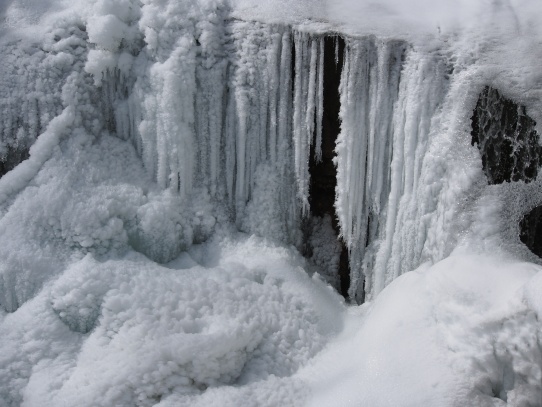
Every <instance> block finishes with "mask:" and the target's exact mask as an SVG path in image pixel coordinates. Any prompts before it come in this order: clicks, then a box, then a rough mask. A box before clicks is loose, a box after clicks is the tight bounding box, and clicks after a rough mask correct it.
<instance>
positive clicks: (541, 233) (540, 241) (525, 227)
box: [519, 206, 542, 257]
mask: <svg viewBox="0 0 542 407" xmlns="http://www.w3.org/2000/svg"><path fill="white" fill-rule="evenodd" d="M519 228H520V234H519V238H520V240H521V241H522V242H523V243H524V244H525V245H526V246H527V247H528V248H529V250H530V251H532V252H533V253H534V254H536V255H537V256H538V257H542V206H537V207H536V208H534V209H533V210H531V211H530V212H529V213H527V214H526V215H525V216H524V217H523V219H522V220H521V222H520V223H519Z"/></svg>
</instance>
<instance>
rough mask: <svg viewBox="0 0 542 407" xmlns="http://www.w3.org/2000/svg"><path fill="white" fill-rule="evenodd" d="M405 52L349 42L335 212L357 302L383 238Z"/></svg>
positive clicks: (390, 44)
mask: <svg viewBox="0 0 542 407" xmlns="http://www.w3.org/2000/svg"><path fill="white" fill-rule="evenodd" d="M404 52H405V44H404V43H403V42H398V41H387V42H383V41H378V40H376V39H375V38H373V37H366V38H361V39H346V49H345V56H344V65H343V71H342V74H341V84H340V95H341V110H340V113H339V114H340V119H341V122H342V125H341V133H340V134H339V136H338V138H337V146H336V153H337V157H336V165H337V187H336V202H335V207H336V212H337V216H338V220H339V226H340V229H341V237H342V238H343V239H344V240H345V242H346V244H347V247H348V249H349V254H350V274H351V284H350V290H349V296H350V298H352V299H356V300H360V299H361V298H362V297H363V280H364V278H365V277H364V272H363V267H362V261H363V259H364V258H365V255H366V251H367V250H371V247H370V244H372V243H373V242H374V241H375V240H376V238H377V237H378V235H379V233H380V230H381V228H382V224H381V222H382V217H383V214H384V211H385V209H386V203H387V199H388V195H389V191H390V177H391V174H390V164H391V159H392V143H391V141H392V137H393V136H392V135H393V131H394V127H393V115H394V106H395V103H396V101H397V96H398V86H399V79H400V72H401V66H402V57H403V54H404ZM368 246H369V247H368Z"/></svg>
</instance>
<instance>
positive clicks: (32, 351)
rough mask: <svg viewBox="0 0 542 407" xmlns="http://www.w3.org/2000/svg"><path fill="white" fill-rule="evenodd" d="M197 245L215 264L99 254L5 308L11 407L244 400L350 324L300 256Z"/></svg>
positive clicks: (2, 390) (258, 244)
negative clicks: (174, 265) (165, 263)
mask: <svg viewBox="0 0 542 407" xmlns="http://www.w3.org/2000/svg"><path fill="white" fill-rule="evenodd" d="M198 250H199V251H200V255H202V256H203V257H204V258H206V259H207V260H209V259H211V258H212V257H214V259H213V261H214V262H216V264H215V266H214V267H211V268H204V267H202V266H199V265H197V266H193V267H190V268H188V269H179V270H176V269H168V268H165V267H160V266H158V265H156V263H153V262H151V261H149V260H148V259H146V258H144V257H143V256H141V255H136V254H130V255H128V256H127V257H125V258H122V259H117V260H107V261H99V260H97V259H95V258H94V257H93V256H92V255H90V254H89V255H87V256H86V257H84V258H83V259H82V260H80V261H79V262H76V263H74V264H72V265H71V266H70V267H69V268H68V269H67V270H66V271H64V272H63V273H62V274H61V275H60V276H59V277H58V278H56V279H55V280H54V281H52V282H51V283H50V284H47V285H46V286H45V288H44V289H43V290H41V292H40V293H39V294H38V295H37V296H36V297H35V298H34V299H32V300H31V301H29V302H28V303H26V304H25V305H24V306H23V307H21V308H20V309H19V310H17V311H16V312H15V313H13V314H10V315H6V316H3V317H2V324H1V328H0V329H1V332H2V335H1V337H2V339H1V340H0V347H1V348H2V352H1V354H2V355H3V356H2V363H1V364H0V366H2V373H1V375H0V376H1V377H2V382H1V386H0V394H2V399H3V400H4V401H5V402H6V403H7V404H6V405H19V404H21V403H22V404H23V405H27V406H32V405H36V404H35V403H36V402H37V401H38V400H39V404H40V405H51V406H57V405H62V404H70V405H81V406H85V405H89V406H91V405H92V406H110V405H113V404H115V405H126V406H127V405H137V406H149V405H156V404H157V403H158V402H160V401H161V400H162V403H164V405H168V403H169V401H168V400H176V401H175V402H176V403H180V405H188V404H190V403H191V401H190V400H192V401H193V402H194V403H199V402H201V401H200V400H199V396H198V395H201V394H206V395H205V396H204V398H203V400H205V399H208V398H209V397H215V396H216V397H217V400H218V399H220V397H221V393H222V392H224V393H225V394H226V395H227V397H229V398H231V399H232V401H231V402H230V405H234V402H233V400H239V399H241V400H242V399H243V397H246V396H245V395H244V393H245V392H249V391H250V390H249V388H250V387H257V388H259V387H261V388H262V389H265V388H268V391H269V389H271V388H272V389H273V391H275V390H276V389H277V388H280V387H282V385H283V381H282V380H279V379H278V378H281V377H288V376H290V375H291V374H292V373H294V372H295V371H296V370H297V369H298V368H299V366H301V365H303V364H304V363H306V361H307V360H308V359H310V358H311V357H312V356H314V355H315V354H316V353H317V352H318V351H319V350H320V349H321V348H322V346H323V344H324V343H325V341H326V340H327V338H328V337H329V335H331V334H332V333H334V332H337V331H338V330H339V329H340V327H341V323H340V321H337V320H336V318H335V315H340V314H341V313H342V312H343V309H344V308H343V306H342V305H341V302H340V301H339V300H338V296H337V294H335V293H334V292H333V290H331V289H330V288H329V287H326V286H325V284H323V283H322V282H320V281H319V280H318V279H316V278H313V279H311V278H310V277H308V275H307V274H306V273H305V272H304V271H303V269H302V268H301V266H303V265H304V260H303V259H302V258H301V257H300V256H299V255H298V254H295V253H294V252H292V251H290V250H287V249H284V248H280V247H273V246H270V245H269V244H268V243H265V242H263V241H260V240H257V239H254V238H253V239H249V240H246V238H245V239H243V240H241V241H239V242H235V241H231V242H224V243H215V244H210V245H208V246H203V247H200V248H199V249H198ZM196 257H197V256H196ZM241 261H242V263H241ZM25 315H28V318H26V317H25ZM30 315H33V317H30ZM33 318H38V319H40V320H41V321H44V324H43V325H42V324H41V323H40V324H38V325H37V326H33V325H32V320H33ZM70 338H71V339H70ZM66 341H71V342H69V346H68V342H66ZM32 343H35V344H36V345H35V346H34V347H33V346H30V344H32ZM21 345H22V348H19V350H18V351H17V352H15V353H14V352H13V351H12V349H14V348H16V347H18V346H21ZM33 366H39V369H34V368H33ZM60 367H62V368H63V369H64V371H63V373H62V375H60V377H59V376H57V375H56V374H54V372H56V371H57V369H59V368H60ZM261 381H264V382H265V383H260V384H257V382H261ZM228 385H243V387H245V386H246V387H247V390H242V391H239V390H235V389H232V388H230V387H228ZM288 386H293V388H299V387H302V386H300V384H297V385H295V383H288V385H287V388H288ZM208 388H209V389H213V390H212V391H210V390H207V391H210V393H209V394H214V395H215V396H210V395H209V394H207V392H205V390H206V389H208ZM222 388H224V389H223V390H221V389H222ZM236 392H237V393H239V394H237V395H236V394H235V393H236ZM282 392H283V393H285V395H288V391H286V390H283V391H282ZM302 393H303V392H301V394H302ZM296 394H297V391H296ZM297 396H299V394H297ZM259 397H261V395H260V396H259ZM177 405H179V404H177ZM258 405H259V404H258ZM268 405H272V404H268Z"/></svg>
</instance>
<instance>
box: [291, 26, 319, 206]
mask: <svg viewBox="0 0 542 407" xmlns="http://www.w3.org/2000/svg"><path fill="white" fill-rule="evenodd" d="M323 62H324V59H323V38H318V37H316V38H311V36H310V35H309V34H308V33H303V32H296V33H295V65H294V66H295V68H294V71H295V80H294V109H293V112H294V118H293V120H294V123H293V126H294V128H293V138H294V147H295V171H296V177H297V183H298V196H299V199H300V200H301V202H302V208H303V212H304V213H308V211H309V184H310V175H309V160H310V151H311V145H312V144H313V142H314V140H315V139H316V142H317V144H316V146H315V154H316V156H317V157H318V156H319V157H321V155H322V153H321V151H322V149H321V143H322V115H323Z"/></svg>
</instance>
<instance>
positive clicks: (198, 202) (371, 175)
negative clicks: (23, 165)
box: [0, 1, 538, 302]
mask: <svg viewBox="0 0 542 407" xmlns="http://www.w3.org/2000/svg"><path fill="white" fill-rule="evenodd" d="M162 6H163V7H162ZM162 6H161V7H158V6H156V5H155V4H153V3H152V2H136V1H124V2H121V1H113V2H97V3H96V4H93V5H91V6H89V7H91V12H90V14H89V16H87V17H85V18H83V19H76V20H77V21H73V20H69V21H68V20H63V21H59V22H58V23H57V26H58V27H57V28H55V29H54V30H53V31H51V32H50V33H49V34H48V35H47V36H46V37H45V40H44V42H43V44H37V43H33V42H28V41H27V42H25V46H24V47H21V46H20V44H18V43H16V42H9V43H8V42H6V43H4V44H3V45H2V46H3V47H4V48H3V50H4V51H5V53H6V55H8V59H6V61H5V62H3V63H2V66H1V69H2V71H1V74H2V77H3V78H7V80H6V85H5V86H2V87H1V89H0V103H3V106H4V107H5V108H3V109H2V117H1V121H0V126H1V128H0V134H1V141H2V144H1V149H0V155H1V157H2V163H3V166H4V167H5V170H9V169H10V168H11V167H13V166H14V165H16V164H17V163H18V162H19V161H20V160H21V159H23V158H24V157H26V155H27V151H28V148H29V147H30V145H32V143H33V142H34V141H35V140H36V138H37V136H38V135H39V134H42V133H43V134H45V133H44V131H45V129H46V128H47V125H48V124H49V123H50V122H51V120H52V119H53V118H54V117H57V116H58V115H60V113H61V112H64V116H62V117H67V118H69V119H70V120H71V121H70V123H71V124H69V125H67V128H69V129H72V130H73V128H77V127H78V126H79V127H80V128H83V129H84V130H85V131H87V132H89V133H91V134H93V135H95V136H99V135H100V134H102V133H109V134H110V135H114V136H116V137H118V138H120V139H121V140H125V141H128V142H130V143H131V144H132V145H133V146H134V148H135V150H136V152H137V154H138V155H139V157H140V159H141V161H142V163H143V165H144V167H145V170H146V172H147V174H148V176H149V177H150V179H152V181H153V184H152V185H151V186H149V187H148V188H143V189H142V192H141V195H142V197H141V199H142V202H143V201H145V200H146V199H148V202H146V203H145V204H144V205H143V206H142V207H141V208H140V209H137V210H136V209H134V212H137V216H136V219H135V220H134V219H132V218H130V219H124V220H123V222H124V223H123V225H124V226H123V227H124V228H125V229H126V233H127V236H128V238H127V239H128V242H129V244H130V245H131V247H132V248H134V249H136V250H138V251H141V252H143V253H144V254H146V255H147V256H149V257H151V258H153V259H154V260H156V261H159V262H167V261H169V260H171V259H172V258H174V257H176V256H177V255H178V254H179V253H180V251H181V250H184V249H186V248H187V247H188V246H189V245H190V244H192V243H199V242H201V241H203V240H205V239H206V238H208V237H209V236H210V235H211V233H212V230H213V227H214V225H215V222H218V223H221V222H222V223H227V222H230V221H231V222H232V223H234V224H235V225H236V227H237V228H238V229H240V230H242V231H245V232H248V233H254V234H257V235H260V236H264V237H267V238H270V239H273V240H275V241H280V242H282V243H286V244H293V245H295V246H296V247H297V248H298V249H300V250H302V251H304V252H305V253H306V254H310V256H311V258H312V259H313V260H314V262H315V263H317V264H318V265H319V266H320V268H322V267H323V268H326V269H328V270H325V271H324V274H326V273H327V275H328V277H329V278H328V281H330V282H331V281H333V284H334V285H335V286H337V287H338V285H339V282H337V276H336V274H337V269H338V267H339V262H340V260H339V259H340V258H341V255H340V254H339V252H340V251H341V248H340V245H338V244H336V242H335V241H334V239H335V238H334V234H336V233H337V234H338V235H339V238H340V239H341V240H342V241H343V242H344V245H345V246H346V248H347V251H348V257H349V271H350V275H349V279H348V280H349V282H348V283H345V281H347V279H346V277H344V276H343V277H342V279H343V282H342V283H343V286H344V285H345V284H346V285H347V288H348V290H347V291H348V296H349V297H350V299H352V300H354V301H357V302H361V301H363V300H364V299H365V298H368V299H371V298H374V296H375V295H377V294H378V293H379V292H380V291H381V290H382V289H383V288H384V287H385V286H386V285H387V284H388V283H390V282H391V281H392V280H393V279H394V278H396V277H397V276H399V275H400V274H402V273H403V272H406V271H408V270H411V269H414V268H416V267H417V266H418V265H419V264H421V263H422V262H424V261H431V262H434V261H437V260H440V259H442V258H443V257H445V256H447V255H448V254H449V253H450V251H451V250H453V248H454V247H455V244H456V243H457V242H458V240H459V239H460V234H461V232H462V231H463V232H464V231H465V230H468V228H469V227H470V225H471V224H472V222H473V221H472V219H467V218H468V216H467V215H465V214H466V213H467V212H466V210H465V208H466V206H465V205H466V204H464V203H462V202H466V201H467V200H471V201H475V200H476V199H478V198H477V197H478V196H479V195H481V194H483V191H482V189H483V188H482V185H483V184H484V180H483V177H482V173H481V171H480V168H479V167H480V166H481V165H479V164H480V156H479V155H476V154H477V151H476V149H475V147H473V146H471V145H470V142H469V141H470V140H468V138H467V136H468V135H469V134H470V129H468V128H467V127H469V126H470V121H469V120H468V119H470V117H471V115H472V112H473V110H476V111H480V112H481V111H486V112H489V111H490V110H491V109H492V107H491V106H492V105H493V104H494V103H493V101H492V100H493V99H494V98H492V96H491V94H490V92H489V93H488V91H485V90H484V89H485V88H484V87H483V79H482V78H481V77H475V78H474V79H472V80H471V79H469V77H468V75H467V74H465V73H464V72H467V71H468V69H466V66H468V65H469V64H473V62H472V61H470V62H469V61H466V62H465V61H463V62H461V61H460V62H458V61H457V60H454V58H456V56H455V57H453V58H452V57H450V55H451V54H453V52H454V51H453V50H451V49H449V48H447V47H448V45H447V44H446V42H445V41H443V42H441V43H439V44H440V45H439V47H440V48H439V47H433V48H432V47H430V46H429V47H421V46H419V44H418V45H412V44H410V45H409V44H408V43H407V42H406V41H404V40H398V39H394V38H385V39H384V38H378V37H376V36H374V35H368V36H357V37H356V36H353V35H341V40H340V41H338V40H336V38H338V34H337V33H336V32H333V31H332V30H331V27H330V26H325V25H324V26H318V25H310V24H309V25H307V24H300V25H299V24H298V25H292V26H287V25H280V24H269V23H262V22H255V21H251V22H248V21H241V20H238V19H235V18H233V17H232V14H231V11H232V10H231V9H230V6H229V5H228V4H227V3H223V2H201V4H199V3H194V4H191V3H187V2H174V1H171V2H168V1H166V2H164V3H163V4H162ZM334 38H335V39H334ZM331 41H334V42H333V46H331V47H330V46H329V44H330V43H331ZM28 44H34V45H30V46H29V45H28ZM326 44H327V45H326ZM332 60H334V61H335V68H334V69H331V70H330V68H329V64H330V61H332ZM331 63H333V62H331ZM462 64H463V65H462ZM326 66H327V67H328V68H326ZM326 69H327V72H326ZM331 71H333V72H332V74H333V75H335V76H337V77H335V78H330V74H331ZM325 78H327V79H325ZM337 85H338V89H334V88H335V87H337ZM330 88H333V89H330ZM334 92H337V94H338V95H339V100H338V103H339V104H340V108H339V111H338V114H337V117H332V118H329V117H326V115H329V114H330V111H332V110H333V111H335V109H329V110H328V111H327V112H326V111H325V110H326V109H325V107H326V103H327V104H328V105H327V106H328V107H329V106H330V105H329V104H330V103H335V101H332V100H331V99H333V96H332V95H333V93H334ZM480 92H485V93H482V95H485V96H483V97H482V98H480V99H479V102H478V105H476V103H477V102H476V100H477V97H478V94H479V93H480ZM326 95H327V96H326ZM330 95H331V96H330ZM326 97H327V99H326ZM482 105H483V106H482ZM486 105H487V106H486ZM488 106H489V107H488ZM335 107H337V106H335ZM505 110H506V109H505ZM523 113H524V112H520V116H521V117H523ZM503 114H504V113H503ZM476 117H478V118H479V120H478V121H479V125H480V126H485V124H484V123H482V122H481V121H483V120H484V119H483V117H482V115H481V113H480V114H478V116H476ZM503 120H504V119H503ZM506 120H508V119H506ZM506 120H505V121H506ZM330 121H331V122H336V123H340V132H339V134H338V135H337V134H332V133H333V131H330V130H329V127H327V126H328V125H327V124H326V123H329V122H330ZM509 121H510V123H512V122H513V121H514V120H512V119H510V120H509ZM522 123H523V122H522ZM527 124H528V123H527ZM510 125H513V124H510ZM519 126H520V127H522V128H523V127H525V126H526V124H525V123H523V124H520V125H519ZM332 127H333V126H332ZM335 127H337V126H335ZM497 127H498V126H497ZM518 131H519V132H520V133H521V131H522V130H518ZM335 137H337V138H336V140H335ZM533 140H534V139H533ZM478 141H479V143H480V144H481V145H482V144H483V149H490V148H494V144H491V143H487V142H486V141H484V140H483V139H482V138H479V139H478ZM333 143H336V145H335V146H334V151H331V150H332V148H333V147H332V148H331V149H330V148H329V146H330V144H333ZM529 143H530V144H529V148H530V150H529V149H527V150H528V152H527V153H526V154H527V155H531V156H532V155H533V154H534V155H536V154H535V153H536V151H535V150H536V149H537V148H538V147H536V146H535V144H536V143H534V142H533V141H532V140H530V141H529ZM53 144H54V143H53ZM53 144H51V146H53ZM323 146H325V147H324V149H323ZM486 147H487V148H486ZM531 147H532V148H531ZM51 148H53V147H51ZM531 150H532V151H531ZM488 151H489V150H488ZM533 151H534V152H533ZM537 151H538V150H537ZM8 157H9V158H8ZM46 159H47V157H46V155H43V157H41V158H40V159H39V160H38V161H36V163H35V165H34V164H32V165H30V164H29V165H27V167H29V166H32V168H31V170H32V171H30V170H29V171H27V172H28V174H27V176H26V178H25V179H27V178H28V179H30V178H31V177H32V174H35V171H37V169H38V168H39V166H40V165H42V164H43V161H44V160H46ZM331 160H333V165H334V166H335V167H336V180H335V179H334V178H335V174H334V171H329V167H330V165H331V164H330V163H331ZM521 160H522V159H520V161H521ZM30 161H32V160H30ZM34 161H35V160H34ZM34 161H32V162H34ZM324 161H325V162H324ZM482 163H483V158H482ZM320 164H321V167H318V165H320ZM326 166H327V167H326ZM34 167H35V168H34ZM29 168H30V167H29ZM318 168H320V169H318ZM321 168H327V170H325V171H327V173H328V175H329V176H328V178H327V180H326V182H330V180H332V181H333V182H335V183H336V185H335V186H334V189H335V193H334V209H333V210H330V209H329V208H327V207H326V209H322V205H321V202H317V198H316V193H315V196H314V197H312V198H311V196H310V194H311V190H312V191H315V190H317V189H318V188H316V187H315V185H314V184H312V185H311V171H320V170H321ZM526 168H527V167H526ZM527 169H529V171H531V172H532V168H531V167H528V168H527ZM21 171H22V170H21ZM326 176H327V175H326ZM461 177H463V178H461ZM8 178H9V177H8ZM12 178H13V177H12ZM4 183H9V181H5V182H4ZM20 184H21V185H19V186H24V185H23V184H24V183H20ZM332 188H333V186H332ZM4 189H5V188H4ZM8 189H9V191H11V192H10V193H12V192H14V191H17V190H18V187H17V186H10V187H9V188H8ZM147 189H148V190H152V191H153V192H152V194H155V195H152V194H150V195H149V194H148V191H147ZM329 189H330V188H327V189H326V188H323V189H322V191H323V190H326V191H329ZM2 190H3V189H2V188H0V192H1V191H2ZM156 191H162V192H164V191H169V192H168V195H166V194H163V195H160V193H162V192H160V193H159V192H156ZM2 194H3V195H6V196H8V195H9V194H8V193H7V192H5V193H4V192H3V193H2ZM148 195H149V196H151V195H152V196H155V198H152V199H151V198H149V197H148ZM158 195H160V197H159V198H157V196H158ZM153 199H155V201H153ZM327 199H328V198H326V200H327ZM311 205H312V206H313V207H314V210H312V209H311ZM175 208H177V209H175ZM185 209H186V210H185ZM172 213H174V215H171V214H172ZM170 215H171V216H170ZM464 215H465V216H464ZM170 218H171V219H170ZM164 231H166V232H164ZM164 235H166V236H167V238H166V237H164ZM317 235H321V236H317ZM322 236H326V237H328V238H329V239H332V240H333V242H332V244H327V243H326V242H324V240H326V239H322V238H321V237H322ZM329 239H327V240H329ZM89 247H90V246H89ZM85 250H86V249H85ZM88 250H90V249H88ZM342 257H345V256H342ZM326 258H327V259H333V260H329V261H327V260H325V259H326ZM343 260H344V259H343ZM343 262H344V261H343ZM344 291H346V289H345V290H344Z"/></svg>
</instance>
